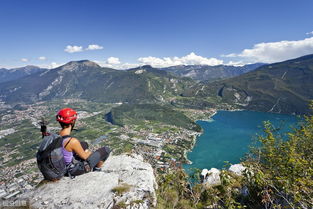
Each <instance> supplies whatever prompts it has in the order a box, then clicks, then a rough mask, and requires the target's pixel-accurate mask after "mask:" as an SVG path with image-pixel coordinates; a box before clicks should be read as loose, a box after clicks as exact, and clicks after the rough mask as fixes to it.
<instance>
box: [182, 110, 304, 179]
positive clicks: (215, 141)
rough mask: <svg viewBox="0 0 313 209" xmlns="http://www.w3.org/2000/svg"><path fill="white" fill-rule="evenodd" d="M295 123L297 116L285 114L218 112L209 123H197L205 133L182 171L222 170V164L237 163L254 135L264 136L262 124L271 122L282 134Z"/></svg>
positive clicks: (247, 148)
mask: <svg viewBox="0 0 313 209" xmlns="http://www.w3.org/2000/svg"><path fill="white" fill-rule="evenodd" d="M298 120H299V118H297V117H296V116H292V115H285V114H274V113H264V112H253V111H219V112H218V113H217V114H216V115H214V116H213V117H212V119H210V120H209V121H197V124H199V125H200V126H201V127H202V129H203V130H204V132H203V134H202V135H200V136H199V137H198V138H197V142H196V144H195V147H194V148H193V150H192V151H191V152H189V153H188V155H187V157H188V159H189V160H191V161H192V164H191V165H184V168H185V169H186V170H187V172H188V173H189V172H190V169H189V168H199V169H203V168H208V169H210V168H212V167H215V168H223V166H224V165H225V163H224V162H225V161H228V162H230V163H232V164H235V163H239V162H240V158H242V157H243V156H244V154H245V153H247V152H248V151H249V145H251V144H252V142H254V141H255V139H256V136H257V134H259V135H260V134H263V132H262V129H263V121H270V122H271V123H272V124H273V125H274V126H275V128H279V130H280V133H285V132H286V131H290V130H291V126H294V125H296V123H297V121H298Z"/></svg>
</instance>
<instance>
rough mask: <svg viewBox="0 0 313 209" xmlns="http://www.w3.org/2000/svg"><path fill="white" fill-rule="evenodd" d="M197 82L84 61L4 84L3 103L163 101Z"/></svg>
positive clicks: (0, 96)
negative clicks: (84, 100) (67, 100)
mask: <svg viewBox="0 0 313 209" xmlns="http://www.w3.org/2000/svg"><path fill="white" fill-rule="evenodd" d="M192 84H194V81H192V80H191V79H186V78H177V77H175V76H173V75H171V74H169V73H167V72H165V71H161V70H158V69H154V68H152V67H151V66H146V67H140V68H135V69H130V70H126V71H121V70H114V69H110V68H102V67H100V66H99V65H97V64H96V63H94V62H91V61H88V60H83V61H77V62H69V63H67V64H65V65H63V66H61V67H58V68H55V69H50V70H46V71H44V72H40V73H36V74H32V75H31V76H27V77H23V78H20V79H18V80H13V81H9V82H5V83H0V100H2V101H5V102H7V103H21V102H26V103H32V102H36V101H44V100H51V99H53V98H82V99H87V100H91V101H97V102H107V103H118V102H128V103H147V102H163V101H165V100H166V99H167V98H170V97H172V96H175V95H178V94H181V93H182V92H183V91H184V89H185V88H186V86H188V85H192Z"/></svg>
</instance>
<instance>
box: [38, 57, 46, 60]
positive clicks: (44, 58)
mask: <svg viewBox="0 0 313 209" xmlns="http://www.w3.org/2000/svg"><path fill="white" fill-rule="evenodd" d="M38 59H39V60H46V59H47V58H46V57H38Z"/></svg>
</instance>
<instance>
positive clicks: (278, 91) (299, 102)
mask: <svg viewBox="0 0 313 209" xmlns="http://www.w3.org/2000/svg"><path fill="white" fill-rule="evenodd" d="M214 95H217V96H219V97H221V98H222V101H224V102H227V103H229V104H234V105H238V106H239V107H241V108H245V109H249V110H257V111H264V112H267V111H270V112H278V113H296V114H304V113H307V112H308V111H309V110H308V108H307V107H308V103H309V100H311V99H313V55H309V56H304V57H300V58H297V59H293V60H288V61H285V62H280V63H275V64H270V65H265V66H262V67H260V68H258V69H257V70H255V71H251V72H249V73H246V74H243V75H241V76H238V77H235V78H231V79H227V80H223V81H218V82H214V83H208V82H207V83H200V84H198V85H197V86H196V87H194V88H192V89H189V90H187V91H185V93H184V96H196V97H201V98H203V97H208V96H214Z"/></svg>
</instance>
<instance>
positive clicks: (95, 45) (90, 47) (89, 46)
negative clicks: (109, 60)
mask: <svg viewBox="0 0 313 209" xmlns="http://www.w3.org/2000/svg"><path fill="white" fill-rule="evenodd" d="M100 49H103V46H99V45H97V44H90V45H88V47H87V48H86V50H100Z"/></svg>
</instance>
